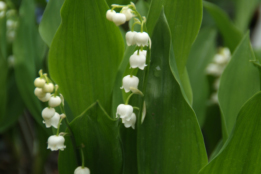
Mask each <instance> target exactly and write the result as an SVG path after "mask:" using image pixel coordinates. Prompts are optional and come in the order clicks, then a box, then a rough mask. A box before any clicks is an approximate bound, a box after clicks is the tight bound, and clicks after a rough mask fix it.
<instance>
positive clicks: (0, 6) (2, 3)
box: [0, 1, 6, 11]
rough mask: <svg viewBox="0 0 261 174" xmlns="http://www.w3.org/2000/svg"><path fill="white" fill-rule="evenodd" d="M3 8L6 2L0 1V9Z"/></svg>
mask: <svg viewBox="0 0 261 174" xmlns="http://www.w3.org/2000/svg"><path fill="white" fill-rule="evenodd" d="M5 9H6V4H5V2H3V1H0V11H2V10H5Z"/></svg>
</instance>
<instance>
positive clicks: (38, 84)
mask: <svg viewBox="0 0 261 174" xmlns="http://www.w3.org/2000/svg"><path fill="white" fill-rule="evenodd" d="M0 2H1V1H0ZM44 85H45V80H44V79H42V78H40V77H38V78H36V79H35V80H34V86H35V87H37V88H42V87H44Z"/></svg>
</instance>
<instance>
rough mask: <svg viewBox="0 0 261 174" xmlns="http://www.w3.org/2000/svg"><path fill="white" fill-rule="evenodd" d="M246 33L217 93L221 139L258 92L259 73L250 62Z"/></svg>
mask: <svg viewBox="0 0 261 174" xmlns="http://www.w3.org/2000/svg"><path fill="white" fill-rule="evenodd" d="M248 35H249V33H247V34H246V35H245V36H244V38H243V39H242V41H241V42H240V44H239V45H238V47H237V48H236V50H235V52H234V54H233V55H232V58H231V60H230V62H229V64H228V65H227V67H226V69H225V70H224V72H223V74H222V76H221V80H220V87H219V91H218V99H219V104H220V109H221V112H222V115H223V120H222V121H223V125H222V128H223V139H225V140H226V136H227V135H229V134H230V133H231V131H232V129H233V127H234V124H235V121H236V118H237V115H238V113H239V111H240V109H241V107H242V106H243V104H244V103H245V102H246V101H247V100H248V99H249V98H250V97H251V96H253V95H254V94H255V93H256V92H257V91H259V72H258V69H257V68H256V67H255V66H254V65H253V64H252V63H251V62H250V60H255V56H254V53H253V51H252V47H251V45H250V40H249V36H248Z"/></svg>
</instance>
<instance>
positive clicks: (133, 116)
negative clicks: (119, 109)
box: [124, 113, 136, 129]
mask: <svg viewBox="0 0 261 174" xmlns="http://www.w3.org/2000/svg"><path fill="white" fill-rule="evenodd" d="M135 123H136V114H135V113H132V114H131V116H130V118H128V119H125V120H124V126H125V127H126V128H129V127H132V128H133V129H135Z"/></svg>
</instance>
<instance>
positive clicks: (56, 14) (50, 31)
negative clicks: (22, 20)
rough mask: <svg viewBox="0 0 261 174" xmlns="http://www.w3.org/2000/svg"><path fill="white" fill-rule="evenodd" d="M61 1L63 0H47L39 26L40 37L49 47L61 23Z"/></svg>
mask: <svg viewBox="0 0 261 174" xmlns="http://www.w3.org/2000/svg"><path fill="white" fill-rule="evenodd" d="M63 2H64V0H49V2H48V3H47V6H46V9H45V11H44V14H43V18H42V20H41V23H40V26H39V32H40V34H41V37H42V38H43V40H44V41H45V43H46V44H47V45H48V46H49V47H50V46H51V43H52V41H53V38H54V35H55V33H56V31H57V29H58V27H59V25H60V23H61V16H60V9H61V7H62V5H63Z"/></svg>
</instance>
